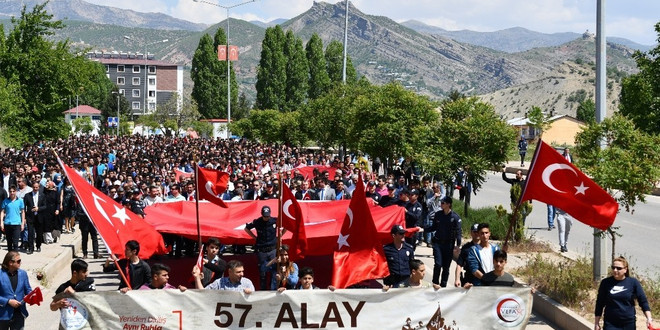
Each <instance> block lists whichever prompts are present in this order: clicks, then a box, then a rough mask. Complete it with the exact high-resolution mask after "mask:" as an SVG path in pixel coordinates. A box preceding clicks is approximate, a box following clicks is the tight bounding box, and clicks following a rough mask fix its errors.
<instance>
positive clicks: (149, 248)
mask: <svg viewBox="0 0 660 330" xmlns="http://www.w3.org/2000/svg"><path fill="white" fill-rule="evenodd" d="M57 160H58V161H59V163H60V165H61V166H62V169H63V170H64V174H65V175H66V177H67V178H68V179H69V181H70V182H71V185H72V186H73V189H74V191H75V192H76V195H77V196H78V199H79V200H80V203H81V205H82V207H83V209H84V210H85V213H86V214H87V216H88V217H89V219H90V220H91V221H92V223H93V224H94V227H96V230H97V231H98V233H99V235H101V238H102V239H103V241H104V242H105V245H106V246H107V248H108V252H110V253H115V254H117V255H119V256H120V257H123V256H124V246H125V245H126V242H128V241H130V240H136V241H138V242H140V254H139V256H140V258H143V259H148V258H149V257H151V256H152V255H153V254H165V253H167V252H168V250H167V248H165V243H164V242H163V236H161V235H160V233H158V232H157V231H156V229H154V227H153V226H152V225H150V224H149V223H147V222H146V221H144V219H142V218H140V217H139V216H137V215H135V213H133V212H131V211H130V210H128V209H126V208H125V207H124V206H123V205H120V204H119V203H117V202H115V201H114V200H112V198H110V197H108V196H106V195H105V194H104V193H102V192H100V191H99V190H98V189H96V188H94V187H93V186H91V185H90V184H89V183H87V181H85V179H83V178H82V177H81V176H80V175H78V173H76V172H75V171H74V170H73V169H71V168H70V167H68V166H66V165H65V164H64V163H62V161H61V160H60V159H59V158H58V159H57Z"/></svg>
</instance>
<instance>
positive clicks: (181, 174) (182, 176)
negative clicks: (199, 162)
mask: <svg viewBox="0 0 660 330" xmlns="http://www.w3.org/2000/svg"><path fill="white" fill-rule="evenodd" d="M174 173H175V174H176V179H175V180H176V182H182V181H183V180H181V179H184V180H187V179H190V178H192V176H193V174H192V173H188V172H184V171H182V170H180V169H178V168H175V169H174Z"/></svg>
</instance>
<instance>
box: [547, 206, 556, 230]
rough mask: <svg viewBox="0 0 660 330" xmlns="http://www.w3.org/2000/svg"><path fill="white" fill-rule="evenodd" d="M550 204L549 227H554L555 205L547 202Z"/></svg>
mask: <svg viewBox="0 0 660 330" xmlns="http://www.w3.org/2000/svg"><path fill="white" fill-rule="evenodd" d="M547 205H548V228H550V227H552V226H554V225H555V213H556V212H555V207H554V206H552V205H550V204H547Z"/></svg>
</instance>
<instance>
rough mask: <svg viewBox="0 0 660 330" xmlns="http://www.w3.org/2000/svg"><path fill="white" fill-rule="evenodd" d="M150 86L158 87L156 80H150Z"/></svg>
mask: <svg viewBox="0 0 660 330" xmlns="http://www.w3.org/2000/svg"><path fill="white" fill-rule="evenodd" d="M149 86H156V78H149Z"/></svg>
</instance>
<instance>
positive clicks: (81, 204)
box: [50, 148, 133, 290]
mask: <svg viewBox="0 0 660 330" xmlns="http://www.w3.org/2000/svg"><path fill="white" fill-rule="evenodd" d="M50 151H51V152H52V153H53V154H55V158H57V163H58V164H60V167H61V168H62V170H63V171H64V163H63V162H62V159H60V155H58V154H57V151H55V149H53V148H50ZM65 174H66V172H65ZM69 180H70V179H69ZM71 187H73V191H74V192H75V193H76V198H78V199H79V200H80V198H79V197H78V191H77V190H76V186H74V185H71ZM80 207H82V208H83V211H85V215H87V217H88V218H89V220H90V221H89V222H90V223H91V224H92V226H94V229H96V231H97V232H99V230H98V228H96V224H95V223H94V221H92V218H91V217H90V216H89V212H87V209H86V208H85V205H84V204H83V203H80ZM99 237H101V240H102V241H103V244H104V245H105V248H106V249H107V250H108V253H109V254H110V256H111V258H110V259H112V261H113V262H114V263H115V267H117V270H118V271H119V275H120V276H121V278H122V280H124V283H126V286H128V288H129V289H130V290H133V288H132V287H131V283H130V282H129V281H128V279H127V277H126V274H124V271H123V270H122V269H121V267H119V262H117V258H116V257H114V254H113V253H112V250H111V249H110V245H109V244H108V243H107V242H106V241H105V238H103V236H101V235H99ZM127 262H128V259H127Z"/></svg>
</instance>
